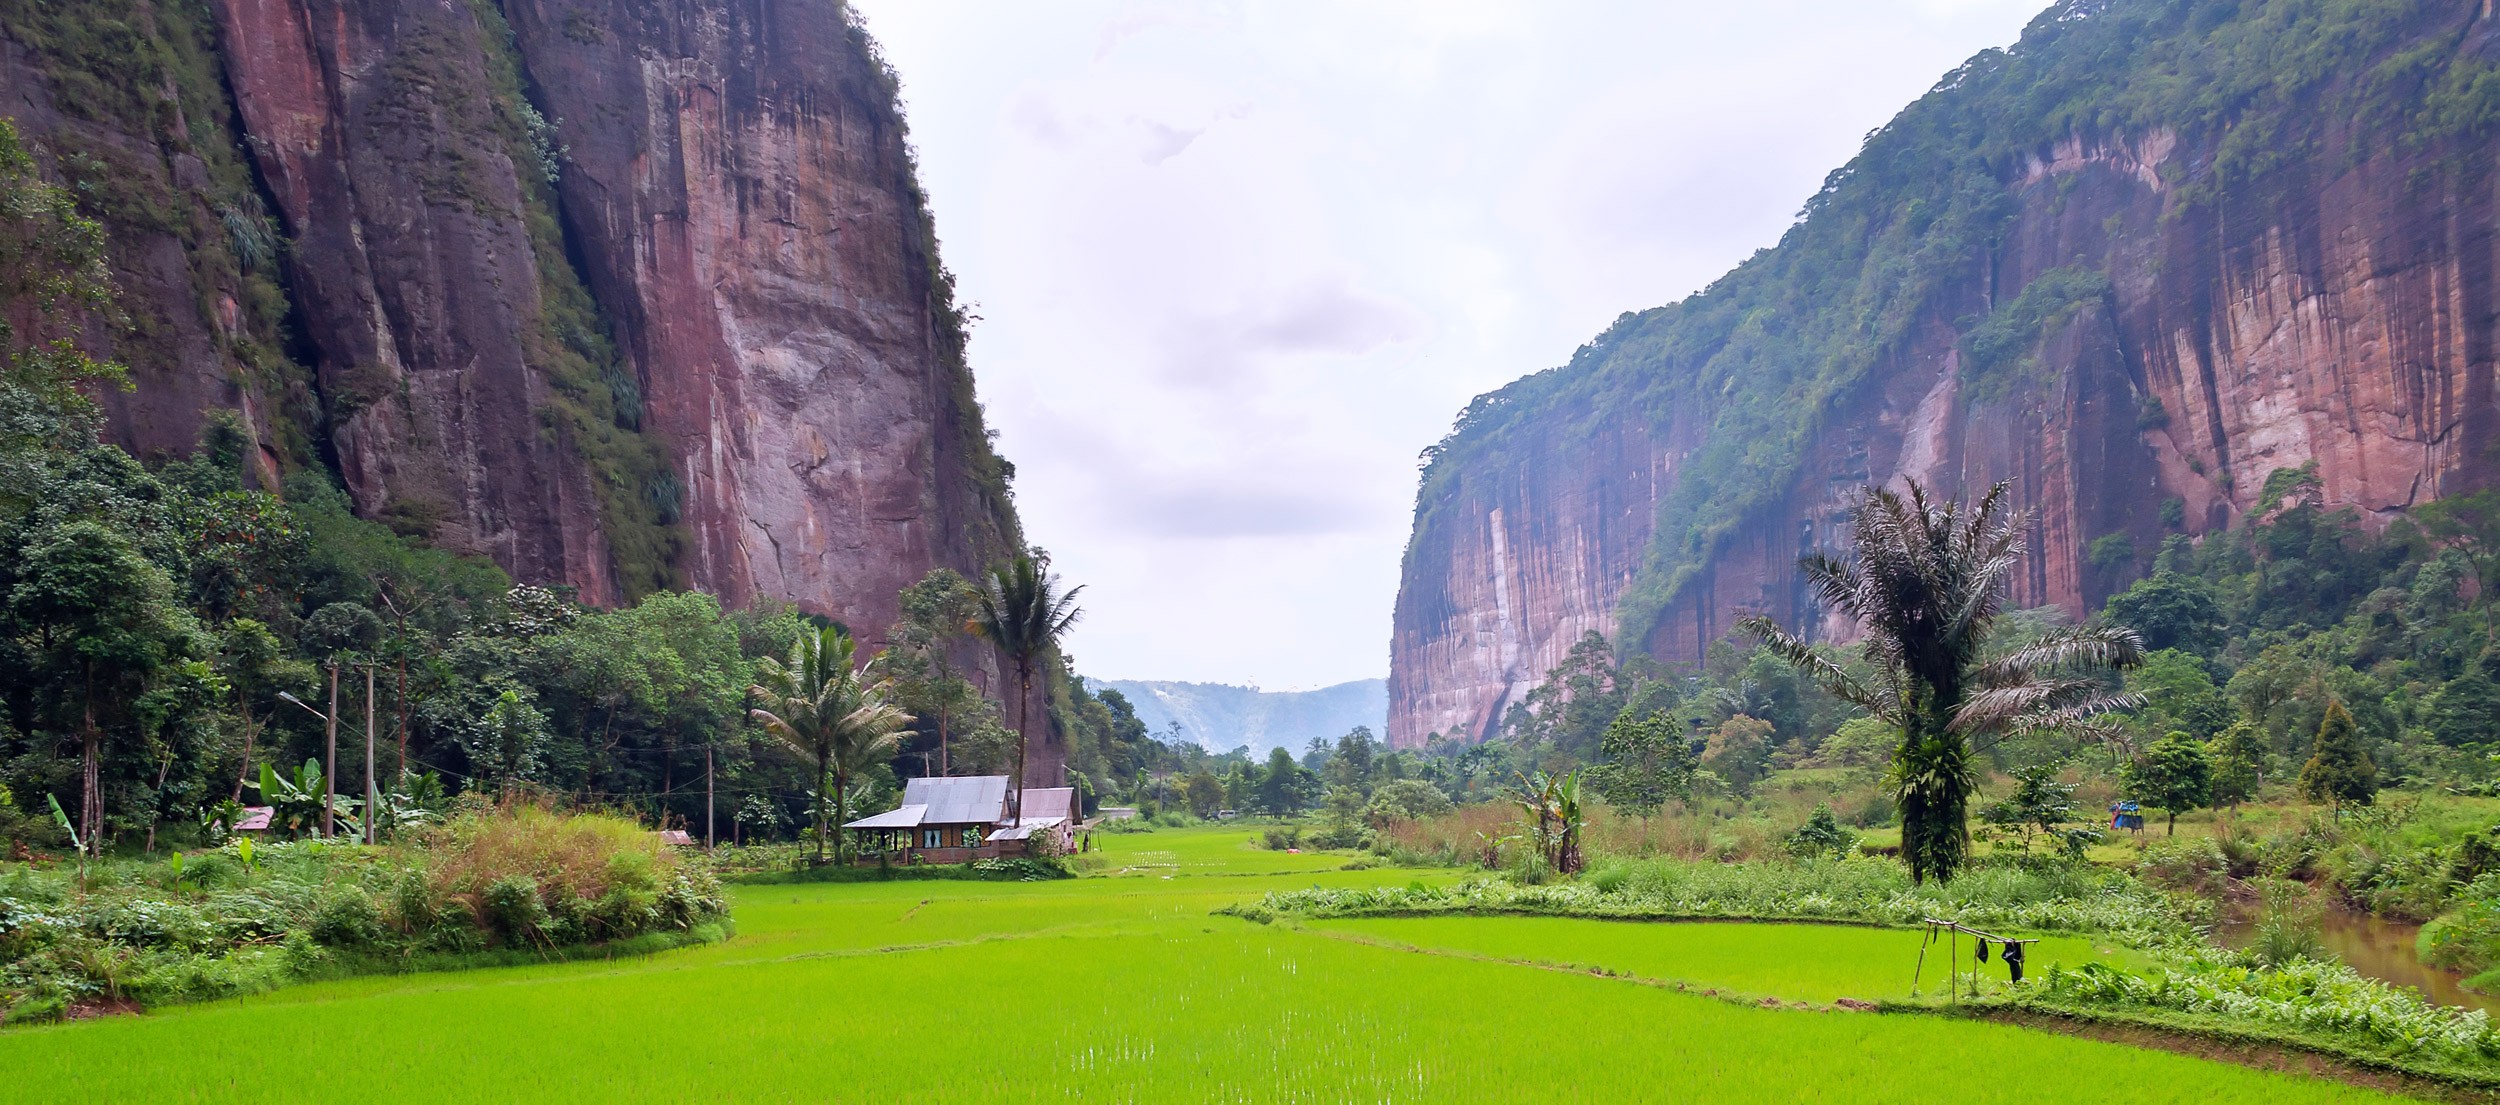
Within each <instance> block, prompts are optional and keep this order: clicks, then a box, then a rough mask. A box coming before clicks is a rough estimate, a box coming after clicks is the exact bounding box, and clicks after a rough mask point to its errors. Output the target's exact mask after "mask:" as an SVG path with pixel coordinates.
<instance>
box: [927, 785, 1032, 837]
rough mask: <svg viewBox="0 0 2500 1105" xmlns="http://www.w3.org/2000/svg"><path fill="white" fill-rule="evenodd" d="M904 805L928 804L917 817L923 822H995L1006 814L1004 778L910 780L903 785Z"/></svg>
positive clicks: (930, 823)
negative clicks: (924, 810) (923, 811)
mask: <svg viewBox="0 0 2500 1105" xmlns="http://www.w3.org/2000/svg"><path fill="white" fill-rule="evenodd" d="M1025 793H1026V794H1027V795H1030V794H1031V793H1032V792H1031V791H1026V792H1025ZM903 805H905V806H925V807H927V811H926V812H925V813H923V814H921V817H920V821H921V823H922V824H929V825H994V824H997V823H998V820H999V818H1002V817H1005V816H1006V815H1007V777H1006V776H1004V775H956V776H952V777H943V778H921V779H912V780H910V781H907V782H905V783H904V784H903Z"/></svg>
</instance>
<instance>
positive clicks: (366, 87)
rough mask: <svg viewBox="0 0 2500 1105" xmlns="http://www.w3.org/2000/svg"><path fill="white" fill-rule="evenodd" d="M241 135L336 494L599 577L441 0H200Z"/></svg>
mask: <svg viewBox="0 0 2500 1105" xmlns="http://www.w3.org/2000/svg"><path fill="white" fill-rule="evenodd" d="M215 9H216V12H217V17H218V22H219V27H220V31H221V40H222V41H223V42H224V43H225V46H226V63H227V71H228V73H229V75H230V80H231V82H232V86H233V89H234V95H235V101H236V104H237V106H238V107H239V108H240V111H241V114H242V119H243V125H244V128H245V130H246V131H247V133H248V134H249V135H250V139H251V141H250V142H249V146H250V148H251V150H252V152H253V155H254V157H255V160H256V161H257V163H258V165H259V167H260V171H261V176H262V179H263V180H265V181H266V182H267V184H268V190H269V192H270V194H271V195H272V196H273V197H274V199H275V200H276V206H277V209H278V214H279V215H280V217H281V219H282V220H283V222H284V225H285V228H286V231H287V234H288V237H289V238H290V239H291V240H292V241H293V243H294V265H293V269H292V272H293V276H294V289H295V292H296V296H297V304H298V307H299V317H300V318H301V319H302V324H303V327H304V330H305V333H306V336H307V338H308V339H309V341H310V345H311V347H312V350H313V353H314V356H315V359H316V360H315V368H316V369H317V371H318V374H319V376H318V378H319V380H320V384H321V388H322V392H323V395H324V397H325V399H326V400H327V401H328V405H329V415H330V424H331V444H332V446H333V447H334V448H335V450H336V456H337V463H338V466H339V471H340V474H341V475H342V476H343V477H345V479H346V482H347V487H348V490H349V493H350V494H351V496H352V497H353V498H354V500H355V502H356V505H357V508H358V511H359V512H360V513H364V514H368V515H387V516H395V517H400V518H408V519H413V520H416V521H417V522H418V523H419V524H422V525H423V526H425V528H427V529H429V530H430V531H431V535H432V536H433V537H434V539H435V540H437V541H439V542H441V543H442V544H444V545H446V546H448V547H451V548H455V549H460V550H462V551H469V552H478V553H484V554H486V555H489V556H492V557H493V558H494V559H495V560H496V561H497V562H498V563H500V564H502V565H504V567H505V568H506V569H507V570H509V571H511V572H512V573H513V575H514V576H516V577H518V578H521V579H524V580H533V581H561V582H564V583H569V584H572V585H574V586H577V587H579V588H580V589H581V593H582V596H583V597H584V598H585V599H587V600H588V601H592V602H610V603H612V602H615V601H617V600H618V599H619V598H620V597H621V595H620V590H619V588H618V586H617V582H616V577H615V573H614V567H613V564H612V562H611V560H610V558H609V552H608V548H607V544H606V541H605V534H604V532H603V530H602V527H601V525H600V517H599V510H598V503H597V499H596V495H595V492H594V491H593V489H592V488H591V486H590V482H589V479H588V477H587V474H586V473H585V472H584V471H583V468H582V466H581V464H580V463H579V456H578V454H577V453H575V452H574V451H573V450H571V449H568V448H566V447H565V444H564V443H563V442H562V441H561V440H559V438H560V436H561V435H560V433H559V432H555V431H554V429H553V427H552V426H548V425H546V424H545V421H544V420H543V419H542V417H541V415H540V412H541V410H542V409H543V408H544V407H545V406H546V405H547V403H548V394H547V393H548V389H549V386H550V382H549V380H548V378H547V375H546V372H545V369H544V366H543V365H540V364H534V363H533V362H532V358H531V356H530V351H529V350H528V348H527V347H526V343H525V340H524V335H525V333H527V332H528V331H530V330H532V329H533V328H535V327H536V326H538V325H539V322H540V316H541V312H542V308H543V304H542V303H541V302H540V295H539V288H540V273H539V272H538V269H537V261H536V258H535V257H534V256H533V252H532V248H531V242H530V232H529V228H528V226H527V225H526V223H525V221H524V220H525V218H526V217H527V212H526V210H525V206H524V204H525V200H524V197H523V194H522V184H521V180H520V177H519V172H520V170H519V169H518V168H516V166H515V165H514V164H513V157H512V151H511V149H510V148H509V143H508V142H507V141H506V138H505V136H504V135H503V134H501V133H499V132H498V131H497V130H496V129H495V125H494V122H493V121H494V119H495V114H496V105H494V104H493V103H491V102H490V101H489V97H490V96H491V94H492V93H491V90H492V85H491V84H490V83H489V82H488V81H487V80H486V79H485V77H484V74H485V73H486V71H487V51H488V50H489V49H490V48H491V46H490V44H489V43H488V42H487V41H486V39H485V37H484V33H483V31H482V29H481V27H480V26H479V23H478V20H477V17H476V14H475V13H474V12H473V11H472V9H471V8H470V7H469V5H468V4H467V3H465V2H463V0H216V3H215Z"/></svg>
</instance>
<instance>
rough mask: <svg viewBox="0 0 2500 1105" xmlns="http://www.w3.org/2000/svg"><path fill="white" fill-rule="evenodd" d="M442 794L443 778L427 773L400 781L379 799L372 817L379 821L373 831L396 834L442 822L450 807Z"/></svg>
mask: <svg viewBox="0 0 2500 1105" xmlns="http://www.w3.org/2000/svg"><path fill="white" fill-rule="evenodd" d="M449 804H450V803H449V799H448V798H447V797H446V796H445V795H444V793H443V777H442V776H440V775H436V774H435V773H433V772H431V771H429V772H426V773H425V774H423V775H413V776H406V777H403V778H402V779H401V780H400V782H399V785H398V786H396V787H393V788H391V790H390V792H389V793H387V794H384V795H383V796H382V800H381V803H380V804H379V805H377V806H375V807H374V809H373V815H374V816H375V817H377V818H380V821H378V822H377V823H376V827H377V828H379V829H381V830H382V831H383V832H385V833H395V832H398V831H399V830H401V829H405V828H409V827H411V826H416V825H427V824H432V823H433V822H436V821H440V820H442V817H443V809H444V807H445V806H447V805H449Z"/></svg>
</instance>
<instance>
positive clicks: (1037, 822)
mask: <svg viewBox="0 0 2500 1105" xmlns="http://www.w3.org/2000/svg"><path fill="white" fill-rule="evenodd" d="M1024 795H1025V797H1027V798H1031V797H1032V796H1033V792H1032V791H1029V790H1028V791H1026V792H1024ZM1067 822H1068V819H1067V818H1064V817H1028V818H1025V819H1024V820H1022V821H1019V822H1017V823H1016V824H1015V826H1014V827H1012V828H1006V829H1000V830H998V831H997V832H994V833H991V834H990V839H991V840H1024V839H1026V838H1028V837H1031V836H1032V835H1033V834H1035V833H1038V832H1041V831H1042V830H1044V829H1049V828H1053V827H1056V826H1059V825H1064V824H1067Z"/></svg>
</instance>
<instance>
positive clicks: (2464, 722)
mask: <svg viewBox="0 0 2500 1105" xmlns="http://www.w3.org/2000/svg"><path fill="white" fill-rule="evenodd" d="M2430 723H2431V726H2430V727H2431V735H2433V736H2435V737H2437V738H2439V743H2441V744H2444V745H2448V746H2449V747H2451V748H2458V747H2463V746H2465V745H2470V744H2487V743H2490V742H2491V741H2492V740H2494V739H2495V738H2500V684H2494V683H2493V682H2492V681H2491V677H2490V676H2488V675H2484V674H2483V671H2482V666H2481V665H2479V664H2476V665H2472V666H2469V667H2467V668H2466V669H2465V673H2464V674H2462V675H2459V676H2457V677H2456V678H2454V679H2451V680H2449V681H2448V683H2447V685H2446V686H2443V687H2441V688H2439V693H2438V694H2437V695H2435V696H2433V697H2432V699H2431V716H2430Z"/></svg>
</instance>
